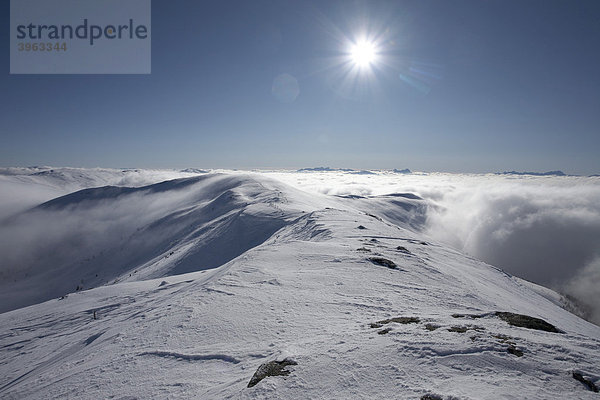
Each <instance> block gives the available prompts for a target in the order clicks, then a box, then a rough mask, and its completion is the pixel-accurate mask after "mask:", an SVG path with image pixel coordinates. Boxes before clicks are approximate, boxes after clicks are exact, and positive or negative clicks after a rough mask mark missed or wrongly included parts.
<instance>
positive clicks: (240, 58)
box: [0, 0, 600, 174]
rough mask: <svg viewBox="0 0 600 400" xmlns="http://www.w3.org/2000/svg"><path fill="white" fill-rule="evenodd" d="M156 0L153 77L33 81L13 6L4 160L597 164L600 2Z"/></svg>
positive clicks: (1, 80) (0, 77) (5, 72)
mask: <svg viewBox="0 0 600 400" xmlns="http://www.w3.org/2000/svg"><path fill="white" fill-rule="evenodd" d="M152 7H153V8H152V27H151V31H152V33H151V34H152V74H151V75H114V76H112V75H33V76H27V75H9V48H8V44H9V40H8V37H9V31H8V26H9V2H8V1H5V2H3V4H2V22H3V24H2V25H3V26H4V28H3V29H2V32H3V36H4V37H3V38H1V39H0V48H1V49H0V51H1V54H2V57H3V62H2V65H1V68H2V71H1V73H0V96H1V97H0V101H1V104H0V121H1V125H0V129H1V130H0V164H2V165H3V166H9V165H19V166H25V165H56V166H87V167H93V166H105V167H173V168H179V167H207V168H210V167H215V168H219V167H227V168H259V167H273V168H298V167H308V166H318V165H327V166H332V167H349V168H411V169H413V170H425V171H433V170H437V171H453V172H455V171H456V172H458V171H460V172H486V171H490V172H495V171H503V170H509V169H510V170H512V169H516V170H533V171H545V170H554V169H562V170H564V171H565V172H568V173H577V174H592V173H600V1H597V0H589V1H584V0H574V1H564V0H560V1H554V0H525V1H523V0H519V1H517V0H514V1H509V0H487V1H484V0H472V1H460V0H456V1H447V0H439V1H427V0H415V1H387V2H386V1H381V2H377V1H369V2H353V1H349V0H342V1H283V0H282V1H261V0H253V1H237V2H236V1H227V2H213V1H211V2H208V1H181V0H174V1H166V0H154V1H153V4H152ZM365 34H366V35H370V36H371V37H376V38H377V43H378V45H377V52H378V55H377V57H376V59H375V61H373V63H372V64H371V66H370V68H366V69H363V70H361V72H360V73H358V74H353V73H352V72H351V73H350V74H346V72H347V70H346V69H347V68H348V65H349V64H345V65H342V64H340V62H342V61H345V62H348V58H349V57H348V56H346V55H344V54H343V53H344V52H347V51H348V48H349V47H348V46H349V43H348V41H352V40H355V39H356V38H358V37H360V36H362V35H365ZM350 66H351V64H350ZM284 73H285V74H289V75H291V76H293V77H294V78H295V79H296V80H297V82H298V89H299V93H298V95H297V97H296V98H295V100H294V101H290V100H291V98H293V96H291V98H289V97H288V98H283V100H284V101H282V96H281V94H280V93H278V92H277V90H278V89H277V88H278V86H277V85H275V86H274V80H275V79H276V77H278V76H279V75H281V74H284ZM284 89H285V88H284ZM274 90H275V93H274ZM288 94H289V93H288ZM284 95H285V93H284ZM284 97H285V96H284Z"/></svg>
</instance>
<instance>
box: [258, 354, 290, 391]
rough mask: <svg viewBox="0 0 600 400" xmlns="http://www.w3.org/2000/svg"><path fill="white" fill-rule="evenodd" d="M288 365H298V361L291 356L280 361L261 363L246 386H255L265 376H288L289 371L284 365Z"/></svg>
mask: <svg viewBox="0 0 600 400" xmlns="http://www.w3.org/2000/svg"><path fill="white" fill-rule="evenodd" d="M289 365H298V363H297V362H296V361H294V360H292V359H291V358H286V359H284V360H282V361H269V362H267V363H264V364H261V365H260V367H258V369H257V370H256V372H255V373H254V375H252V379H250V382H248V387H249V388H251V387H253V386H255V385H256V384H257V383H258V382H260V381H262V380H263V379H265V378H266V377H267V376H288V375H289V374H290V372H291V371H289V370H288V369H287V368H286V367H287V366H289Z"/></svg>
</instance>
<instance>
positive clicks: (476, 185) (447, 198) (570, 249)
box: [275, 172, 600, 323]
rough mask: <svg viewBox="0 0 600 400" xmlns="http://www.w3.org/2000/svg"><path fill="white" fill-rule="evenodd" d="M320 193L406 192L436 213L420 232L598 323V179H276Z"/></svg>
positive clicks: (324, 175) (338, 175)
mask: <svg viewBox="0 0 600 400" xmlns="http://www.w3.org/2000/svg"><path fill="white" fill-rule="evenodd" d="M275 174H276V175H277V176H278V177H279V178H280V179H282V180H285V181H286V182H288V183H290V184H293V185H296V186H299V187H302V188H304V189H308V190H312V191H317V192H320V193H327V194H343V195H346V194H355V195H363V196H364V195H381V194H386V193H398V192H413V193H416V194H418V195H419V196H421V197H423V198H425V199H428V200H430V201H431V203H432V204H433V205H435V206H436V207H431V208H430V209H429V211H428V218H427V222H426V225H425V226H424V227H423V230H424V232H426V233H427V234H429V235H430V236H432V237H433V238H435V239H438V240H440V241H443V242H445V243H448V244H450V245H452V246H453V247H455V248H458V249H460V250H462V251H465V252H467V253H469V254H471V255H473V256H475V257H477V258H480V259H482V260H484V261H486V262H488V263H490V264H492V265H495V266H498V267H500V268H502V269H504V270H505V271H507V272H509V273H512V274H514V275H516V276H519V277H522V278H525V279H527V280H530V281H533V282H536V283H539V284H542V285H545V286H549V287H552V288H554V289H557V290H559V291H562V292H563V293H566V294H568V295H570V296H572V297H574V298H575V299H576V300H577V301H578V302H579V303H581V304H583V305H585V306H587V307H588V308H589V309H590V314H591V318H592V319H593V320H594V321H595V322H596V323H600V261H599V260H600V178H598V177H590V178H587V177H533V176H512V175H509V176H502V175H493V174H487V175H470V174H469V175H461V174H438V173H434V174H410V175H402V174H393V173H387V172H382V173H378V174H377V175H351V174H348V173H344V172H319V173H315V172H313V173H287V174H285V173H275Z"/></svg>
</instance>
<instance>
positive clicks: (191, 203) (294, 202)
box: [0, 174, 600, 399]
mask: <svg viewBox="0 0 600 400" xmlns="http://www.w3.org/2000/svg"><path fill="white" fill-rule="evenodd" d="M426 208H427V204H426V203H425V202H424V201H423V200H420V199H419V198H416V197H414V196H409V195H406V194H403V195H392V196H390V195H388V196H376V197H368V198H361V197H356V196H351V197H339V196H325V195H314V194H311V195H308V194H306V193H304V192H302V191H300V190H298V189H293V188H291V187H289V186H287V185H285V184H282V183H280V182H277V181H274V180H272V179H267V178H265V177H263V176H261V175H259V174H251V175H241V174H235V175H228V174H211V175H203V176H202V177H197V178H189V179H183V180H176V181H170V182H166V183H163V184H160V185H158V186H157V185H151V186H146V187H141V188H136V189H125V188H114V187H105V188H101V189H93V190H91V191H84V192H78V193H74V194H72V195H69V196H65V197H61V198H58V199H56V200H53V201H51V202H49V203H46V204H44V205H43V206H40V207H38V208H36V209H35V210H33V211H31V212H30V213H33V214H30V213H25V214H22V215H20V216H19V217H18V218H26V219H29V218H30V219H29V221H35V220H36V219H38V220H43V221H44V224H45V225H47V226H50V227H55V226H56V224H57V222H58V221H59V220H60V219H61V218H62V219H65V218H67V217H69V216H75V218H76V219H75V220H74V221H75V222H76V225H77V224H81V223H82V222H83V221H87V222H88V225H87V226H91V227H98V225H99V224H102V223H103V222H105V221H109V222H110V223H109V224H106V225H102V229H98V230H94V229H92V228H89V230H86V229H88V228H86V229H84V230H83V231H81V232H80V233H79V234H78V235H76V237H78V236H80V235H82V234H85V235H87V236H86V237H92V238H97V239H99V238H106V237H107V236H114V235H115V233H116V232H121V231H122V230H123V229H125V228H127V229H130V230H132V232H129V231H127V232H124V234H123V235H122V236H120V237H119V240H118V243H120V247H119V246H117V247H114V246H115V244H114V243H113V242H112V241H111V240H107V242H102V243H101V245H98V244H97V243H95V242H94V243H93V244H92V245H90V247H89V248H85V251H83V252H81V251H80V250H81V247H80V246H78V245H74V246H73V247H72V248H71V249H70V250H69V251H67V252H66V253H67V254H77V255H78V256H79V255H81V254H92V253H93V254H97V253H95V252H97V251H99V250H100V249H105V253H104V255H103V256H98V257H96V258H94V259H93V261H88V262H84V263H83V264H70V263H68V262H67V263H65V264H60V263H47V264H45V265H46V266H47V267H48V268H57V269H56V270H52V271H51V272H48V273H45V272H44V268H43V265H44V264H39V263H38V262H37V261H36V260H38V259H37V258H34V260H33V262H32V264H31V266H30V274H29V275H28V276H27V277H26V278H25V277H23V278H18V279H17V278H16V276H14V277H13V279H17V280H18V282H34V283H32V284H30V286H29V288H30V289H29V291H26V292H25V293H26V295H25V297H27V293H28V292H29V293H30V294H29V295H31V292H35V290H36V288H37V289H38V290H40V289H41V288H42V287H44V285H46V286H53V285H60V281H64V280H65V279H67V280H69V285H66V286H65V288H67V287H70V288H71V290H69V291H72V290H74V288H73V283H72V282H73V281H74V280H75V281H77V280H78V279H80V277H79V276H76V277H75V276H74V275H75V274H79V273H83V274H90V275H91V274H95V273H96V271H100V272H101V273H106V274H107V276H105V277H103V279H106V278H107V277H108V276H109V277H110V278H109V279H108V281H109V283H111V284H110V285H106V286H101V287H97V288H95V289H91V290H84V291H79V292H77V293H71V294H69V295H68V296H66V297H63V298H53V299H51V300H49V301H47V302H45V303H41V304H37V305H33V306H30V307H26V308H21V309H18V310H13V311H9V312H5V313H3V314H0V348H1V349H2V350H1V351H0V377H1V379H2V380H0V397H2V398H8V399H12V398H15V399H16V398H19V399H20V398H60V397H67V398H89V399H97V398H116V399H119V398H120V399H124V398H139V399H146V398H182V399H187V398H202V399H217V398H281V399H284V398H286V399H288V398H294V399H296V398H311V399H319V398H324V399H325V398H327V399H328V398H364V399H370V398H376V397H381V398H407V399H411V398H415V399H418V398H421V397H422V396H424V395H426V394H428V393H429V394H431V395H432V396H433V395H435V396H438V397H432V398H460V399H497V398H507V399H523V398H527V399H548V398H557V399H562V398H581V399H586V398H589V399H594V398H598V394H596V393H593V392H592V391H590V390H588V388H587V387H586V386H585V385H584V384H582V383H581V382H579V381H577V380H575V379H574V378H573V372H574V371H575V372H578V373H581V375H582V376H584V377H586V379H588V380H589V381H590V382H596V385H598V384H600V382H598V376H599V375H600V361H599V360H598V355H599V354H600V352H599V350H600V327H598V326H595V325H592V324H590V323H588V322H586V321H584V320H582V319H580V318H578V317H576V316H575V315H573V314H570V313H569V312H567V311H565V310H564V309H562V308H560V307H559V306H558V305H557V304H555V302H553V301H552V296H550V295H548V294H547V293H543V292H542V291H540V290H536V289H535V288H534V287H532V286H531V285H529V284H525V283H524V282H523V281H522V280H520V279H518V278H514V277H512V276H510V275H508V274H506V273H504V272H502V271H500V270H498V269H496V268H494V267H491V266H489V265H486V264H484V263H482V262H480V261H478V260H476V259H473V258H471V257H467V256H465V255H463V254H461V253H459V252H457V251H455V250H452V249H449V248H447V247H445V246H442V245H440V244H439V243H436V242H435V241H433V240H431V239H430V238H428V237H426V236H424V234H422V233H420V232H419V221H422V219H423V217H422V214H423V213H424V212H425V210H426ZM40 215H45V218H50V219H44V218H41V217H40ZM52 218H55V219H52ZM47 221H51V222H52V223H49V222H47ZM13 222H14V220H13ZM14 223H16V222H14ZM68 226H73V225H71V224H69V225H68ZM49 232H53V230H52V229H50V230H49ZM108 233H109V234H108ZM58 244H63V245H64V242H63V241H62V239H61V240H60V241H58V242H57V244H55V245H54V246H58ZM67 247H68V246H67ZM42 250H43V249H42ZM76 250H77V251H76ZM88 250H91V251H92V253H88ZM40 251H41V250H40ZM100 251H101V250H100ZM171 252H172V254H171ZM215 254H216V255H218V257H217V258H216V259H215V258H214V257H216V256H215ZM136 257H139V258H136ZM211 257H212V258H211ZM59 258H60V257H59ZM65 259H68V257H66V258H65ZM389 261H391V262H393V263H395V265H396V267H395V268H387V267H386V266H385V265H380V264H385V263H388V262H389ZM223 263H224V264H223ZM221 264H222V265H221ZM192 270H194V271H196V272H190V271H192ZM90 271H91V272H90ZM130 271H137V272H135V273H134V272H130ZM109 272H110V274H109ZM179 272H188V273H187V274H185V275H172V274H174V273H179ZM129 273H131V274H132V275H131V277H130V276H129ZM152 278H156V279H152ZM36 280H37V281H36ZM114 280H117V281H118V283H116V284H112V283H113V282H114ZM4 281H5V280H4V279H3V282H4ZM84 281H85V282H86V284H88V285H89V286H87V287H90V286H99V285H101V284H103V283H105V282H104V281H103V280H99V281H95V282H93V280H92V279H90V281H87V280H84ZM18 282H17V283H18ZM23 284H24V285H25V284H26V283H23ZM10 287H11V285H6V284H4V283H3V286H2V288H1V289H2V291H1V293H5V292H6V291H7V290H11V289H10ZM57 287H58V286H57ZM59 289H62V288H58V289H57V290H56V291H54V292H52V295H53V296H57V297H58V296H60V295H61V294H65V293H62V292H60V290H59ZM59 292H60V293H59ZM540 293H542V294H545V295H541V294H540ZM21 295H23V294H22V293H21V292H19V293H18V292H16V291H14V292H13V293H11V294H10V295H9V296H5V295H4V294H2V296H4V297H3V298H2V301H3V302H4V301H8V300H9V299H11V298H13V299H14V298H18V297H19V296H21ZM48 295H49V293H48ZM48 298H49V297H48ZM34 301H35V299H33V298H32V297H30V298H28V302H29V303H31V302H34ZM497 311H508V312H514V313H519V314H525V315H528V316H532V317H539V318H542V319H543V320H545V321H547V322H548V323H550V324H552V325H554V326H556V328H558V329H559V330H560V331H561V332H560V333H556V332H547V331H542V330H535V329H528V328H524V327H518V326H512V325H509V324H508V323H507V322H505V321H504V320H502V319H501V318H499V317H498V316H497V315H496V312H497ZM94 316H95V318H94ZM394 317H408V319H402V318H400V319H397V320H394V321H389V319H390V318H394ZM286 357H290V358H292V359H293V360H295V361H296V362H297V365H295V366H290V367H288V369H289V371H290V374H289V375H288V376H277V377H267V378H265V379H264V380H262V381H260V382H259V383H258V384H257V385H256V386H254V387H251V388H248V387H247V385H248V382H249V381H250V378H251V377H252V376H253V374H254V372H255V371H256V369H257V368H258V367H259V366H260V365H261V364H263V363H265V362H267V361H272V360H283V359H284V358H286Z"/></svg>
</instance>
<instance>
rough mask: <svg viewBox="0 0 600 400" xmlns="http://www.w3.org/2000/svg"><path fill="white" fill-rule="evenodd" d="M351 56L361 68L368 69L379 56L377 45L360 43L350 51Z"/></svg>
mask: <svg viewBox="0 0 600 400" xmlns="http://www.w3.org/2000/svg"><path fill="white" fill-rule="evenodd" d="M350 56H351V57H352V61H353V62H354V64H356V66H358V67H359V68H365V67H368V66H369V65H371V64H372V63H373V62H374V61H375V58H376V56H377V52H376V51H375V45H374V44H373V43H369V42H367V41H361V42H358V43H356V44H354V46H352V48H351V49H350Z"/></svg>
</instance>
